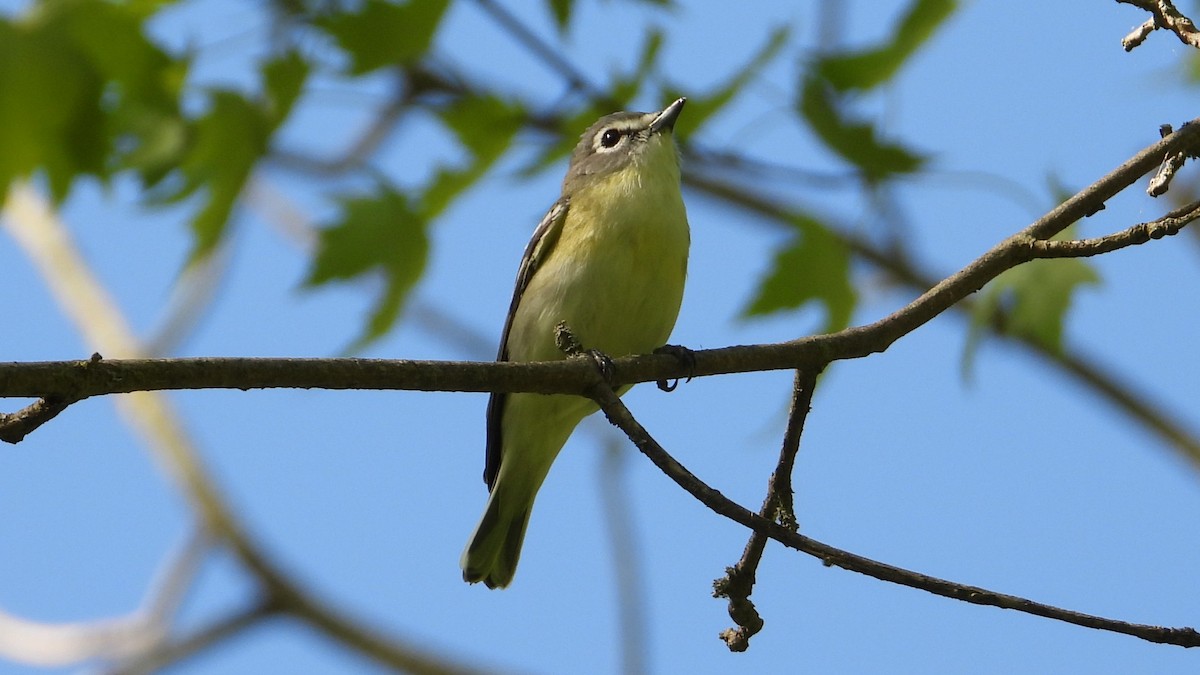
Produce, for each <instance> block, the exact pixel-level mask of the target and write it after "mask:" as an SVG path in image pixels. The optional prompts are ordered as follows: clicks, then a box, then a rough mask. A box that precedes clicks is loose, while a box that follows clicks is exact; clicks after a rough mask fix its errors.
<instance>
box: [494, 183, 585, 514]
mask: <svg viewBox="0 0 1200 675" xmlns="http://www.w3.org/2000/svg"><path fill="white" fill-rule="evenodd" d="M569 206H570V199H569V198H567V197H563V198H562V199H559V200H558V201H557V202H555V203H554V206H551V207H550V210H549V211H548V212H546V215H545V216H544V217H543V218H542V222H540V223H538V226H537V229H535V230H534V231H533V237H532V238H531V239H530V240H529V244H528V245H527V246H526V247H525V254H524V255H523V256H521V267H520V268H519V269H518V270H517V286H516V288H515V289H513V297H512V303H511V304H510V305H509V306H508V317H507V318H506V319H505V320H504V332H503V333H501V334H500V351H499V353H497V354H496V360H497V361H507V360H508V332H509V331H510V330H511V329H512V324H513V317H515V316H516V314H517V307H518V306H519V305H520V304H521V297H522V296H523V295H524V294H525V289H526V288H528V287H529V281H530V279H533V275H534V274H536V273H537V270H538V268H539V267H540V266H541V263H542V261H544V260H545V259H546V256H547V255H549V253H550V251H551V250H552V249H553V248H554V245H555V244H556V243H557V242H558V238H559V235H560V234H561V233H562V226H563V223H564V222H566V219H567V208H568V207H569ZM506 397H507V396H506V395H505V394H503V393H493V394H492V396H491V398H489V399H488V408H487V460H486V463H485V464H484V467H483V480H484V482H486V483H487V485H488V489H489V490H491V489H492V485H493V484H495V482H496V476H498V475H499V474H500V461H501V457H500V445H501V436H500V418H501V417H502V416H503V414H504V400H505V398H506Z"/></svg>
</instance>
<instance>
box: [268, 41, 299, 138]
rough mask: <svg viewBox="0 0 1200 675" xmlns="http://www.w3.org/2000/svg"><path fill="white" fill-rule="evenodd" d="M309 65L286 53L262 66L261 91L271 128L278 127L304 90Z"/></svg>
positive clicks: (293, 54)
mask: <svg viewBox="0 0 1200 675" xmlns="http://www.w3.org/2000/svg"><path fill="white" fill-rule="evenodd" d="M308 72H309V64H308V61H306V60H305V59H304V57H302V56H300V54H298V53H297V52H295V51H288V52H286V53H284V54H282V55H280V56H278V57H276V58H273V59H271V60H269V61H267V62H266V63H264V64H263V67H262V77H263V89H264V93H265V95H266V101H265V103H266V108H267V112H268V115H269V117H270V119H271V123H272V124H271V126H272V128H274V127H278V126H279V124H281V123H282V122H283V121H284V120H285V119H287V116H288V114H289V113H290V112H291V111H292V106H293V105H295V103H296V100H297V99H298V98H300V93H301V92H302V91H303V90H304V82H305V80H307V79H308Z"/></svg>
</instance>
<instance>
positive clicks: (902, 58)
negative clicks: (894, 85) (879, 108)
mask: <svg viewBox="0 0 1200 675" xmlns="http://www.w3.org/2000/svg"><path fill="white" fill-rule="evenodd" d="M956 5H957V3H956V2H955V0H914V1H913V3H912V4H911V5H909V7H908V11H907V12H906V13H905V15H904V16H903V17H902V18H901V19H900V22H899V24H898V25H897V26H896V32H895V33H894V34H893V35H892V38H891V41H889V42H888V43H886V44H883V45H880V46H878V47H875V48H872V49H865V50H861V51H854V52H845V53H842V54H837V55H833V56H828V57H825V58H822V59H821V60H820V61H818V62H817V65H816V69H817V70H818V71H819V72H820V75H821V77H823V78H824V79H825V80H826V81H827V82H829V84H831V85H832V86H833V87H834V88H835V89H837V90H838V91H843V92H844V91H865V90H868V89H873V88H875V87H877V86H879V85H881V84H883V83H885V82H887V81H889V80H891V79H892V77H893V76H895V74H896V73H897V72H898V71H899V70H900V68H901V67H903V66H904V63H905V62H906V61H907V60H908V58H909V57H910V56H912V55H913V54H914V53H916V51H917V50H918V49H919V48H920V47H921V45H923V44H924V43H925V42H926V41H927V40H928V39H929V37H930V36H932V35H933V33H934V31H936V30H937V28H938V26H940V25H941V24H942V23H943V22H944V21H945V20H946V19H947V18H948V17H949V16H950V15H951V14H953V13H954V10H955V9H956Z"/></svg>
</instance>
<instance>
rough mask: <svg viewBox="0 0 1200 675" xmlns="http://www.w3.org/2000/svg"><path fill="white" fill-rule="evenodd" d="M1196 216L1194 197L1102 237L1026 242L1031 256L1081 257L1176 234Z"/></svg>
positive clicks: (1199, 214) (1198, 205) (1199, 209)
mask: <svg viewBox="0 0 1200 675" xmlns="http://www.w3.org/2000/svg"><path fill="white" fill-rule="evenodd" d="M1197 219H1200V201H1194V202H1192V203H1190V204H1186V205H1184V206H1181V207H1179V208H1177V209H1174V210H1173V211H1171V212H1170V213H1168V214H1167V215H1165V216H1163V217H1162V218H1159V219H1158V220H1152V221H1150V222H1147V223H1138V224H1137V225H1134V226H1132V227H1129V228H1127V229H1125V230H1122V231H1120V232H1117V233H1115V234H1110V235H1108V236H1106V237H1096V238H1093V239H1073V240H1071V239H1068V240H1055V239H1037V240H1033V241H1031V242H1029V246H1030V247H1031V248H1032V249H1033V253H1034V256H1036V257H1038V258H1085V257H1089V256H1094V255H1101V254H1104V253H1111V252H1113V251H1117V250H1120V249H1123V248H1126V247H1128V246H1137V245H1140V244H1145V243H1146V242H1148V241H1150V240H1152V239H1162V238H1163V237H1169V236H1173V235H1176V234H1179V232H1180V231H1181V230H1183V228H1184V227H1186V226H1187V225H1188V224H1189V223H1191V222H1193V221H1195V220H1197Z"/></svg>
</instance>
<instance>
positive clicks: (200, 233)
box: [177, 91, 271, 260]
mask: <svg viewBox="0 0 1200 675" xmlns="http://www.w3.org/2000/svg"><path fill="white" fill-rule="evenodd" d="M211 105H212V108H211V109H210V110H209V112H208V113H207V114H206V115H204V116H203V117H201V118H200V119H199V120H198V121H197V122H196V124H195V127H194V129H193V132H192V134H193V138H192V143H191V145H190V147H189V149H188V151H187V155H186V157H185V158H184V160H183V164H182V167H181V169H182V171H183V175H184V179H185V184H184V186H183V189H182V190H181V191H180V193H179V194H178V195H177V196H178V197H183V196H186V195H189V194H192V193H194V192H197V191H201V190H202V191H204V192H205V194H206V200H205V203H204V204H203V206H201V208H200V211H199V212H198V213H197V214H196V216H195V218H193V220H192V233H193V235H194V236H195V238H196V240H195V243H194V244H193V247H192V255H191V258H190V259H191V260H195V259H197V258H199V257H201V256H204V255H207V254H208V253H209V252H210V251H212V249H213V247H215V246H216V244H217V242H219V241H220V240H221V237H222V235H223V234H224V233H225V228H226V226H227V224H228V222H229V216H230V214H231V213H232V212H233V206H234V204H235V202H236V201H237V198H238V197H239V196H240V195H241V193H242V187H243V186H244V185H245V184H246V179H247V178H249V176H250V171H251V170H252V169H253V168H254V165H255V163H256V162H258V160H259V158H260V157H262V155H263V153H265V152H266V150H267V143H268V140H269V138H270V132H271V120H269V119H268V117H267V115H266V113H265V112H264V111H263V109H262V107H261V106H259V105H257V104H256V103H254V102H252V101H250V100H248V99H246V98H245V97H244V96H242V95H241V94H238V93H236V92H232V91H216V92H214V93H213V94H212V102H211Z"/></svg>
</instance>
